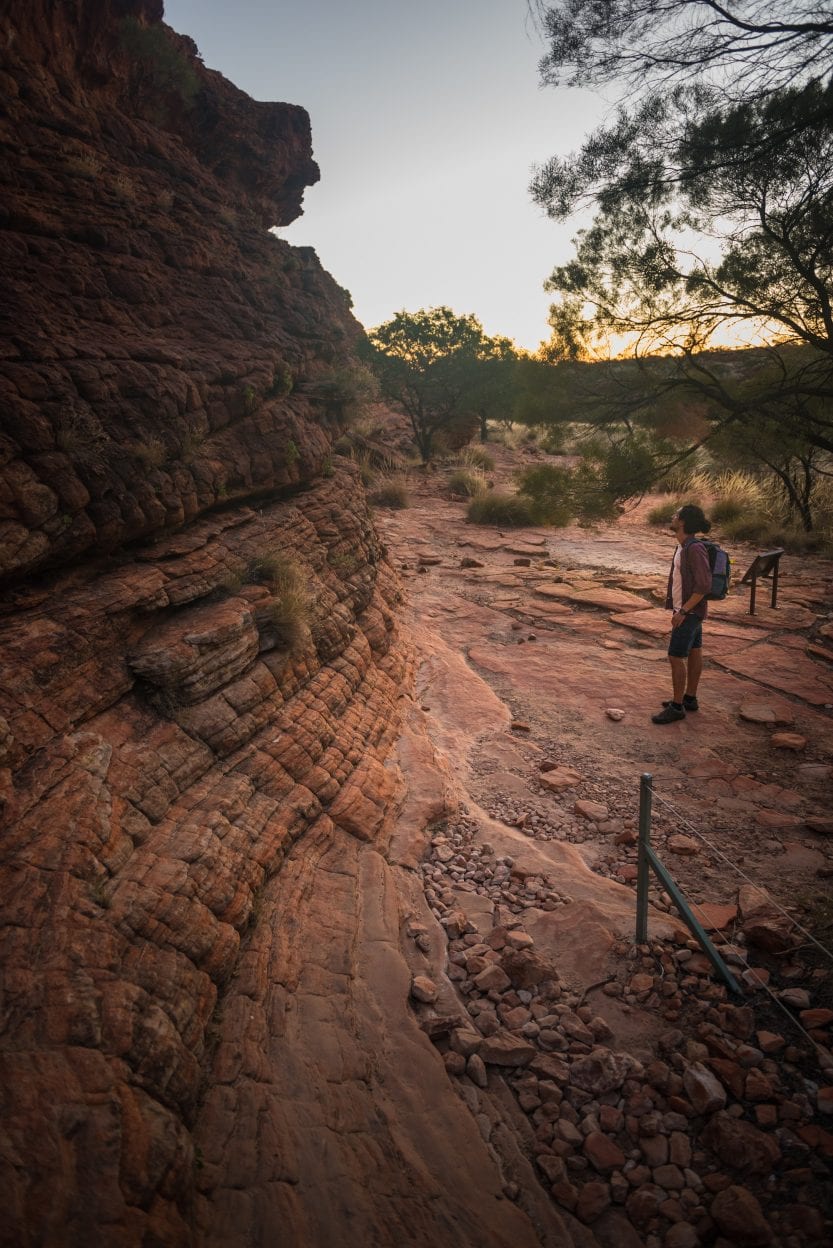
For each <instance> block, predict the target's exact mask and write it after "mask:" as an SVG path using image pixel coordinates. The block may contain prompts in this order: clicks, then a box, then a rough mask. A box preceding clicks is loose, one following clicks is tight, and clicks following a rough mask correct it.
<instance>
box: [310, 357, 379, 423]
mask: <svg viewBox="0 0 833 1248" xmlns="http://www.w3.org/2000/svg"><path fill="white" fill-rule="evenodd" d="M309 393H310V395H311V396H312V397H313V398H315V399H317V400H318V401H319V402H320V403H321V404H322V406H323V409H324V416H325V418H326V419H327V420H328V421H329V422H330V423H331V424H333V425H335V426H336V427H337V428H339V429H343V428H345V427H346V426H351V425H356V424H357V423H358V422H359V421H361V420H363V419H364V418H365V417H366V416H367V413H368V409H369V408H370V407H371V405H372V404H374V403H376V402H377V401H378V399H379V381H378V379H377V377H376V375H375V374H374V373H372V372H371V370H370V369H369V368H368V367H367V365H366V364H363V363H354V364H345V365H343V366H342V367H341V368H336V369H334V370H333V371H332V372H329V373H323V374H322V375H321V376H319V377H317V378H316V379H315V381H314V382H312V383H311V384H310V386H309Z"/></svg>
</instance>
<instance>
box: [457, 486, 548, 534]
mask: <svg viewBox="0 0 833 1248" xmlns="http://www.w3.org/2000/svg"><path fill="white" fill-rule="evenodd" d="M466 520H468V522H469V524H494V525H498V526H500V527H501V528H507V529H508V528H517V529H523V528H526V527H527V526H528V525H531V524H534V523H535V519H534V517H533V513H532V504H531V502H530V500H529V499H528V498H523V497H522V496H521V495H520V494H495V493H487V494H478V495H477V497H475V498H473V499H472V500H471V502H470V503H469V506H468V510H467V511H466Z"/></svg>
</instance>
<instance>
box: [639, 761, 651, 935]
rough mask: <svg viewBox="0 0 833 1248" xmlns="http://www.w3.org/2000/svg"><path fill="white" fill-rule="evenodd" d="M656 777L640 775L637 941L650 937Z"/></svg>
mask: <svg viewBox="0 0 833 1248" xmlns="http://www.w3.org/2000/svg"><path fill="white" fill-rule="evenodd" d="M653 784H654V777H653V776H652V775H651V774H650V772H647V771H646V772H643V773H642V775H641V776H640V777H639V849H638V856H637V860H636V943H637V944H638V945H644V943H645V941H646V940H647V939H648V848H649V846H650V844H651V798H652V795H653Z"/></svg>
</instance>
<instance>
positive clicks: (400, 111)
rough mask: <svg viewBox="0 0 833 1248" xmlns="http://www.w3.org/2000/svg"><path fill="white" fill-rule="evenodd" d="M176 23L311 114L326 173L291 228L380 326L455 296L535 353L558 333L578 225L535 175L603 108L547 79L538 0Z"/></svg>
mask: <svg viewBox="0 0 833 1248" xmlns="http://www.w3.org/2000/svg"><path fill="white" fill-rule="evenodd" d="M165 20H166V21H167V22H168V23H169V24H170V25H171V26H173V27H174V29H175V30H178V31H180V32H181V33H183V34H187V35H190V36H191V38H192V39H194V40H195V41H196V43H197V45H198V47H199V49H200V52H201V54H202V57H203V60H204V61H205V63H206V65H208V66H210V67H211V68H212V69H218V70H220V71H221V73H223V74H224V75H225V76H226V77H227V78H229V79H230V80H231V81H232V82H234V83H235V84H236V85H237V86H238V87H240V88H241V89H242V90H244V91H246V92H247V93H248V94H249V95H251V96H253V97H254V98H255V99H257V100H283V101H287V102H289V103H292V104H301V105H302V106H303V107H304V108H306V110H307V112H308V113H309V114H310V118H311V121H312V141H313V154H314V157H315V159H316V161H317V162H318V164H319V166H320V167H321V181H320V182H319V183H318V184H317V185H316V186H314V187H312V188H309V189H308V190H307V191H306V192H305V196H304V215H303V216H302V217H301V218H299V220H298V221H296V222H294V223H293V224H292V225H291V226H289V227H288V228H286V229H283V230H281V231H280V233H281V236H282V237H283V238H286V239H287V240H288V241H289V242H291V243H294V244H296V245H305V246H312V247H314V248H315V250H316V252H317V253H318V256H319V258H320V259H321V262H322V264H323V265H324V268H325V269H328V270H329V272H330V273H332V275H333V277H334V278H335V279H336V281H337V282H339V284H340V285H341V286H344V287H346V289H347V290H349V291H350V293H351V295H352V297H353V305H354V312H355V314H356V316H357V317H358V319H359V320H360V321H361V322H362V323H363V324H364V325H365V326H366V327H367V328H371V327H372V326H374V325H377V324H379V323H380V322H381V321H384V320H387V319H388V318H389V317H391V316H392V315H393V314H394V313H395V312H397V311H399V310H400V309H402V308H405V309H407V310H408V311H415V310H416V309H417V308H422V307H434V306H437V305H438V304H449V305H450V306H451V307H452V308H453V309H454V310H455V312H458V313H468V312H473V313H474V314H475V315H476V316H477V317H479V319H480V320H481V321H482V323H483V325H484V327H485V329H486V331H487V332H488V333H490V334H506V335H507V336H509V337H510V338H514V339H515V341H516V342H517V344H518V345H519V346H521V347H527V348H529V349H530V350H532V349H535V348H536V347H537V346H538V344H539V342H540V341H541V340H542V339H545V338H547V337H548V336H549V331H548V327H547V309H548V307H549V302H550V300H549V297H548V296H547V295H546V294H545V293H544V291H543V288H542V286H543V282H544V280H545V279H546V277H547V276H548V275H549V273H550V272H551V270H552V268H553V267H554V265H555V264H557V263H559V262H562V261H564V260H566V259H567V258H568V257H569V256H570V254H571V251H572V248H571V246H570V238H571V237H572V235H573V233H574V232H575V229H576V226H575V225H572V226H557V225H555V224H554V223H552V222H550V221H548V220H547V219H546V217H545V216H544V214H543V212H542V211H541V210H540V209H539V208H538V207H536V206H535V205H534V204H533V203H532V200H531V199H530V196H529V191H528V185H529V181H530V176H531V170H532V166H533V164H535V163H536V162H542V161H544V160H546V159H547V158H548V157H549V156H552V155H554V154H556V153H559V154H566V153H567V152H569V151H571V150H573V149H574V148H575V147H577V146H578V144H579V142H580V140H581V138H582V136H583V135H584V134H585V133H586V131H587V130H588V129H590V128H591V127H592V126H593V125H594V124H595V123H596V122H597V121H598V120H600V119H601V118H602V117H603V115H604V112H605V105H604V103H603V102H602V101H601V100H599V99H598V98H597V97H596V96H594V95H592V94H591V93H589V92H584V91H556V90H553V88H551V87H547V88H541V87H539V86H538V73H537V64H538V60H539V59H540V57H541V55H542V53H543V51H544V48H543V44H542V43H541V40H540V36H539V34H538V32H537V30H536V29H535V27H534V25H533V23H532V21H531V20H530V18H529V16H528V6H527V0H418V2H416V3H415V2H414V0H353V2H352V3H350V0H341V2H340V3H338V2H337V0H237V2H236V3H234V4H230V3H229V0H166V2H165Z"/></svg>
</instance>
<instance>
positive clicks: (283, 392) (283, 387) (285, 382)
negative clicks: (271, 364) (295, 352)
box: [266, 360, 295, 399]
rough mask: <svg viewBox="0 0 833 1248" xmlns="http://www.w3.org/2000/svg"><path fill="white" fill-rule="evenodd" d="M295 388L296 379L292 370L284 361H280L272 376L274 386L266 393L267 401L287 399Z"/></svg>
mask: <svg viewBox="0 0 833 1248" xmlns="http://www.w3.org/2000/svg"><path fill="white" fill-rule="evenodd" d="M294 387H295V378H294V376H293V373H292V369H291V368H290V367H289V365H288V364H287V363H285V362H284V361H283V360H279V361H278V362H277V363H276V365H275V371H274V372H273V374H272V384H271V385H270V387H269V389H268V390H267V391H266V397H267V399H285V398H286V397H287V396H288V395H290V394H291V393H292V391H293V389H294Z"/></svg>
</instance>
